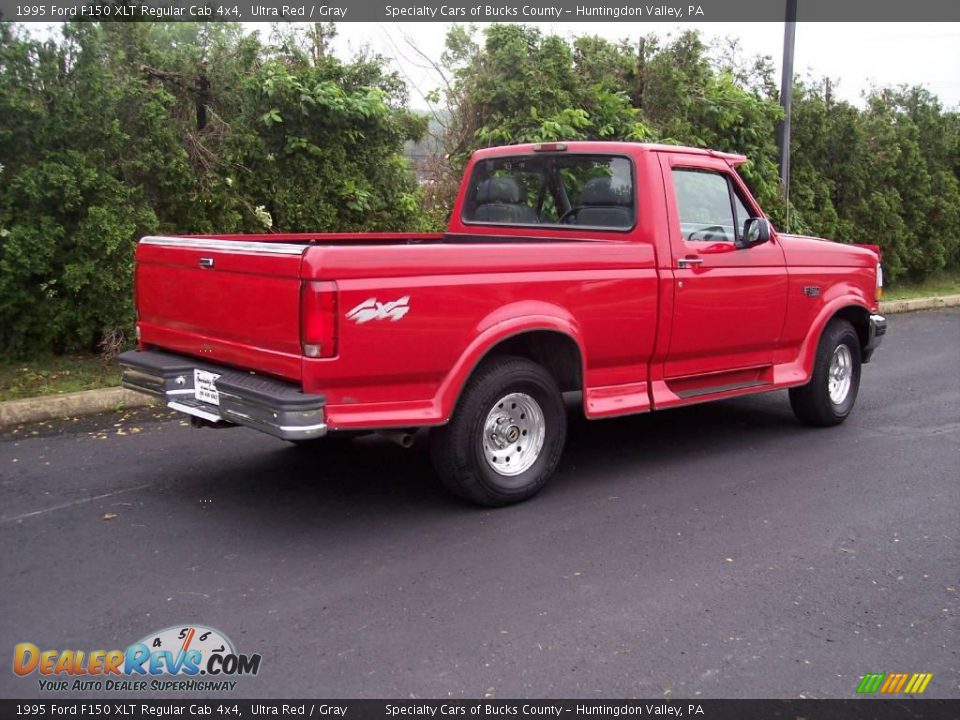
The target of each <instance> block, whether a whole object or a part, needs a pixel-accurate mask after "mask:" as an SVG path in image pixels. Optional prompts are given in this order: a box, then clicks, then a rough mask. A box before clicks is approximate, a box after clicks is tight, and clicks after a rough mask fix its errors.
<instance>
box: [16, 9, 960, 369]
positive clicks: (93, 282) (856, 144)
mask: <svg viewBox="0 0 960 720" xmlns="http://www.w3.org/2000/svg"><path fill="white" fill-rule="evenodd" d="M334 34H335V28H334V27H333V26H332V25H329V24H314V25H309V26H304V25H300V26H291V25H281V26H275V27H274V28H273V29H272V31H271V33H270V37H269V39H266V40H264V39H261V38H260V37H259V36H258V35H251V34H250V33H248V32H247V31H245V30H244V29H243V28H242V26H240V25H237V24H229V23H209V24H204V23H201V24H193V23H104V24H95V23H75V24H71V23H67V24H65V25H63V26H62V27H61V30H60V32H59V34H57V35H56V37H53V38H49V39H37V38H35V37H31V36H30V35H28V34H26V33H25V32H24V31H22V29H18V27H17V26H15V25H10V24H6V23H0V88H2V89H0V352H3V353H16V354H29V353H32V352H38V351H47V350H50V349H53V350H56V351H65V350H77V349H92V348H95V347H96V346H97V344H98V343H99V342H100V341H101V340H102V339H103V338H105V337H108V338H114V339H115V338H116V337H117V336H118V334H122V333H123V332H127V331H128V330H129V328H131V327H132V322H133V313H134V309H133V304H132V287H131V286H132V264H133V250H134V247H135V242H136V239H137V238H138V237H139V236H141V235H144V234H148V233H214V232H216V233H227V232H269V231H280V230H284V231H301V230H302V231H323V230H347V231H349V230H400V229H408V230H417V229H427V228H428V227H432V228H439V227H442V225H443V224H444V223H445V219H446V215H447V213H448V212H449V208H450V204H451V201H452V197H453V193H454V191H455V188H456V185H457V183H458V181H459V179H460V172H461V170H462V168H463V164H464V163H465V162H466V159H467V158H468V157H469V154H470V152H472V151H473V150H475V149H477V148H479V147H483V146H486V145H492V144H508V143H519V142H529V141H549V140H575V139H610V140H613V139H618V140H641V141H659V142H665V143H679V144H685V145H694V146H699V147H713V148H717V149H720V150H727V151H734V152H740V153H743V154H745V155H747V156H748V157H749V158H750V162H749V163H747V164H746V165H744V166H743V167H741V168H740V171H741V172H742V174H743V176H744V178H745V179H746V181H747V183H748V184H749V185H750V186H751V188H752V190H753V191H754V193H755V195H756V196H757V197H758V199H759V200H760V202H761V204H762V205H763V207H764V208H765V209H766V210H767V212H768V213H770V215H771V217H772V218H773V220H774V222H775V223H776V224H777V225H778V226H779V227H781V228H786V229H789V230H791V231H794V232H801V233H809V234H814V235H822V236H825V237H830V238H833V239H836V240H840V241H842V242H867V243H876V244H878V245H880V246H881V247H882V248H883V250H884V261H885V266H886V270H887V277H888V278H889V279H891V280H894V281H896V279H897V278H910V279H912V280H919V279H922V278H923V277H924V276H926V275H928V274H930V273H934V272H937V271H940V270H943V269H954V270H955V269H957V268H960V180H958V178H960V115H958V113H957V112H956V111H955V110H945V109H944V108H943V107H942V106H941V104H940V102H939V101H938V100H937V98H936V97H934V96H933V95H931V94H930V93H929V92H928V91H926V90H924V89H922V88H917V87H900V88H882V89H876V90H874V91H872V92H871V93H869V95H868V96H867V97H866V98H865V99H864V103H863V106H862V107H860V106H857V105H854V104H851V103H848V102H843V101H838V100H837V99H836V98H835V97H834V96H833V95H834V93H833V90H832V87H831V84H830V82H829V81H826V80H816V79H814V80H806V81H802V82H797V84H796V85H795V90H794V114H793V143H792V154H793V168H792V182H791V187H790V192H789V198H787V197H786V196H785V193H784V192H783V190H782V189H781V187H780V183H779V179H778V173H777V149H776V135H777V126H778V123H779V122H781V120H782V117H783V116H782V111H781V109H780V106H779V102H778V89H777V83H776V82H775V79H774V72H773V66H772V63H771V62H770V60H769V58H754V59H745V57H744V53H743V52H742V51H741V49H740V48H739V47H738V45H737V44H736V43H735V42H732V43H728V44H727V45H725V46H723V47H720V48H716V47H714V48H708V47H707V46H706V45H705V44H704V42H703V41H702V39H701V38H700V36H698V35H697V34H696V33H693V32H688V33H684V34H681V35H680V36H678V37H676V38H673V39H666V40H664V39H659V38H657V37H655V36H653V35H651V36H647V37H643V38H639V39H638V40H636V41H626V40H625V41H621V42H610V41H608V40H605V39H602V38H598V37H594V36H590V35H582V36H579V37H575V38H573V39H564V38H561V37H557V36H554V35H549V34H544V33H542V32H541V31H539V30H537V29H535V28H532V27H527V26H523V25H517V24H506V23H497V24H492V25H490V26H488V27H487V28H486V29H485V30H484V31H483V32H482V33H480V32H478V31H476V30H475V29H474V28H472V27H470V26H463V25H455V26H453V27H452V28H451V30H450V31H449V34H448V37H447V44H446V51H445V53H444V56H443V58H442V62H441V64H440V66H439V67H440V69H441V70H442V71H443V73H444V86H443V88H442V91H441V92H438V93H436V94H435V96H434V98H433V99H434V100H435V101H436V102H437V103H438V105H440V109H439V111H438V112H436V113H435V121H440V122H442V124H443V132H442V133H441V134H442V137H441V138H440V144H441V146H442V147H443V150H444V152H443V153H442V155H441V156H440V157H438V158H436V159H435V161H434V163H433V171H434V175H435V177H434V180H433V182H430V183H428V184H427V185H426V186H425V187H424V188H420V187H419V186H418V185H417V183H416V181H415V179H414V178H413V176H412V174H411V172H410V171H409V168H408V166H407V162H406V160H405V159H404V157H403V155H402V147H403V144H404V142H406V141H408V140H411V139H416V138H419V137H420V136H421V135H422V134H423V133H424V132H425V130H426V125H427V123H426V119H425V118H424V117H422V116H420V115H417V114H415V113H412V112H411V111H410V110H409V109H408V101H407V94H406V87H405V85H404V83H403V82H402V81H401V80H400V79H399V77H398V76H397V74H396V73H394V72H392V71H390V70H389V68H388V66H387V63H386V62H385V60H384V59H383V58H381V57H379V56H377V55H375V54H371V53H370V52H367V53H365V54H362V55H360V56H358V57H355V58H354V59H353V60H351V61H349V62H344V61H341V60H339V59H337V58H336V57H334V56H332V55H331V53H330V52H329V43H330V39H331V37H333V35H334Z"/></svg>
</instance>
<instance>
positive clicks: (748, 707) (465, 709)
mask: <svg viewBox="0 0 960 720" xmlns="http://www.w3.org/2000/svg"><path fill="white" fill-rule="evenodd" d="M18 717H19V718H27V717H35V718H57V717H111V718H155V717H164V718H166V717H204V718H240V717H290V718H311V717H315V718H326V717H335V718H353V719H354V720H362V719H366V718H442V719H445V718H471V717H484V718H488V717H496V718H520V717H525V718H544V717H546V718H549V717H554V718H574V717H577V718H580V717H582V718H694V719H696V718H709V719H710V720H752V719H753V718H757V719H758V720H760V719H762V720H780V719H782V720H794V719H795V718H800V717H802V718H806V720H887V719H888V718H889V720H901V718H906V717H909V718H911V720H955V719H956V718H958V717H960V699H958V700H915V699H907V700H871V699H857V700H697V701H686V700H671V701H663V700H604V701H597V700H548V701H547V700H545V701H538V700H482V701H481V700H462V701H459V700H422V701H421V700H229V701H213V700H206V701H202V700H142V701H130V700H66V699H64V700H54V701H49V700H0V718H5V719H6V718H18Z"/></svg>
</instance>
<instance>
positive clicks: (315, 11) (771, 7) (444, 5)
mask: <svg viewBox="0 0 960 720" xmlns="http://www.w3.org/2000/svg"><path fill="white" fill-rule="evenodd" d="M785 2H786V0H700V2H699V3H698V2H683V3H680V2H670V1H669V0H668V2H656V0H654V1H653V2H649V3H644V2H636V0H633V1H624V0H620V1H618V0H607V1H606V2H604V1H601V0H543V1H542V2H536V1H534V2H522V1H520V2H518V1H517V0H487V1H482V2H474V1H471V0H468V1H466V2H464V1H463V0H448V1H445V0H426V1H421V2H402V1H397V0H393V1H391V0H384V1H382V2H381V1H378V0H341V1H340V2H298V1H297V0H292V1H291V0H287V1H286V2H277V1H276V0H257V1H256V2H251V1H249V0H242V1H241V0H237V1H234V0H221V1H219V2H209V1H207V2H204V1H202V0H201V1H199V2H196V1H195V2H191V1H190V0H141V1H138V0H132V1H129V2H83V0H33V1H31V0H24V1H23V2H21V1H19V0H0V21H3V22H46V23H49V22H61V21H65V20H83V21H90V22H104V21H107V22H110V21H113V22H117V21H126V22H131V21H134V22H154V21H158V20H162V21H183V22H190V21H194V22H195V21H205V22H216V21H227V22H237V21H244V22H283V21H293V22H328V21H337V22H383V21H389V22H447V23H449V22H496V21H506V22H544V21H546V22H571V23H584V22H617V21H624V20H627V21H639V22H756V21H782V20H783V19H784V13H785V7H784V6H785ZM797 5H798V7H797V20H798V21H807V22H850V23H856V22H893V21H895V22H919V21H939V22H954V21H960V3H958V2H944V1H943V0H909V1H907V0H841V1H840V2H838V1H837V0H798V3H797ZM850 32H851V33H856V32H857V29H856V26H853V25H851V27H850ZM947 52H952V51H951V50H949V49H948V48H946V47H945V48H944V53H947Z"/></svg>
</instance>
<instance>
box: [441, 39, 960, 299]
mask: <svg viewBox="0 0 960 720" xmlns="http://www.w3.org/2000/svg"><path fill="white" fill-rule="evenodd" d="M444 66H445V72H446V77H447V84H446V90H445V94H446V98H445V99H446V102H447V105H448V111H447V112H446V118H447V123H446V133H445V136H446V140H447V143H446V147H447V150H448V153H449V155H450V157H451V165H450V168H449V169H446V172H445V173H444V175H443V176H442V177H441V178H440V181H439V182H438V183H437V185H436V188H437V194H438V196H439V197H437V198H434V202H435V203H436V204H438V205H440V206H441V207H449V198H450V196H451V193H452V191H453V189H454V179H455V178H457V177H458V176H459V172H460V170H461V168H462V165H463V163H464V162H465V161H466V158H467V157H468V156H469V154H470V152H471V151H473V150H475V149H477V148H479V147H483V146H485V145H489V144H502V143H519V142H529V141H545V140H577V139H618V140H637V139H643V140H656V141H659V142H664V143H672V144H683V145H692V146H695V147H711V148H716V149H719V150H726V151H732V152H739V153H743V154H744V155H746V156H747V157H749V158H750V160H749V162H748V163H747V164H745V165H743V166H741V168H740V172H741V174H742V175H743V177H744V179H745V180H746V182H747V183H748V184H749V185H750V187H751V189H752V190H753V192H754V194H755V195H756V196H757V199H758V200H759V201H760V203H761V205H762V206H763V207H764V209H765V210H766V211H767V212H768V213H769V214H770V215H771V217H772V219H773V220H774V222H775V223H776V224H777V225H778V226H779V227H781V228H786V229H788V230H790V231H793V232H800V233H810V234H815V235H820V236H825V237H830V238H832V239H836V240H839V241H841V242H864V243H873V244H877V245H880V246H881V248H883V251H884V261H885V265H886V269H887V277H888V278H890V279H892V280H896V279H897V278H898V277H904V276H909V277H910V278H911V279H921V278H922V277H924V276H925V275H927V274H929V273H932V272H936V271H939V270H943V269H945V268H951V269H957V268H958V267H960V192H958V177H960V173H958V164H960V132H958V130H960V115H958V113H957V112H955V111H952V112H947V111H944V109H943V108H942V107H941V105H940V103H939V101H938V100H937V98H936V97H934V96H932V95H931V94H930V93H929V92H928V91H926V90H924V89H922V88H909V87H904V88H897V89H880V90H875V91H873V92H871V93H870V94H869V96H868V97H867V98H866V104H865V107H863V108H858V107H856V106H854V105H852V104H850V103H847V102H838V101H837V100H835V99H834V98H832V97H831V96H830V84H829V82H828V81H826V80H821V81H815V82H807V83H803V82H801V83H798V84H797V85H796V86H795V90H794V110H793V118H792V124H793V142H792V144H791V147H792V157H793V162H792V179H791V187H790V193H789V199H788V198H787V197H786V196H785V193H784V191H783V189H782V188H781V185H780V182H779V175H778V170H777V161H778V153H777V145H776V137H777V128H778V124H779V123H780V122H781V121H782V119H783V112H782V109H781V108H780V105H779V92H778V88H777V84H776V82H775V80H774V72H773V65H772V63H771V61H770V60H769V58H754V59H752V60H745V59H744V57H743V53H742V52H741V50H740V48H739V46H738V45H737V43H736V42H731V43H728V44H727V45H726V46H725V47H722V48H719V49H714V50H713V51H711V49H710V48H708V47H707V46H706V45H705V44H704V43H703V41H702V39H701V38H700V36H699V35H698V34H697V33H695V32H686V33H683V34H681V35H680V36H679V37H677V38H675V39H673V40H670V41H663V40H660V39H658V38H657V37H655V36H652V35H651V36H647V37H643V38H640V39H639V41H638V42H634V43H631V42H627V41H622V42H619V43H614V42H610V41H608V40H605V39H602V38H599V37H593V36H580V37H577V38H575V39H573V40H570V41H567V40H564V39H561V38H558V37H555V36H545V35H543V34H542V33H541V32H540V31H539V30H537V29H535V28H530V27H524V26H522V25H502V24H500V25H491V26H489V27H487V28H486V29H485V30H484V31H483V33H482V36H480V34H479V33H478V32H477V31H476V30H474V29H472V28H469V27H463V26H458V27H454V28H453V29H452V30H451V31H450V33H449V35H448V38H447V52H446V54H445V56H444Z"/></svg>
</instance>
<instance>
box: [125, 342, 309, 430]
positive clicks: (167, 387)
mask: <svg viewBox="0 0 960 720" xmlns="http://www.w3.org/2000/svg"><path fill="white" fill-rule="evenodd" d="M119 362H120V365H121V367H122V368H123V381H122V384H123V386H124V387H125V388H128V389H130V390H137V391H139V392H143V393H148V394H150V395H153V396H155V397H159V398H160V399H161V400H163V401H164V402H166V404H167V407H169V408H171V409H173V410H177V411H179V412H182V413H186V414H187V415H192V416H193V417H198V418H201V419H203V420H206V421H208V422H211V423H217V422H227V423H232V424H234V425H245V426H246V427H249V428H253V429H254V430H260V431H261V432H265V433H267V434H269V435H273V436H275V437H278V438H282V439H284V440H309V439H311V438H317V437H322V436H323V435H325V434H326V432H327V425H326V422H325V421H324V413H323V406H324V402H325V399H324V396H323V395H307V394H305V393H303V392H301V390H300V388H299V387H297V386H296V385H294V384H292V383H289V382H284V381H282V380H276V379H274V378H269V377H264V376H262V375H255V374H254V373H249V372H243V371H241V370H234V369H232V368H226V367H222V366H219V365H212V364H210V363H206V362H202V361H199V360H195V359H193V358H189V357H186V356H183V355H174V354H172V353H167V352H162V351H159V350H142V351H141V350H133V351H130V352H125V353H123V354H121V355H120V358H119ZM194 370H205V371H207V372H212V373H216V374H217V375H219V377H218V378H217V379H216V381H215V382H214V385H215V387H216V390H217V394H218V395H219V400H220V404H219V405H215V404H212V403H209V402H204V401H201V400H198V399H197V397H196V392H195V388H194Z"/></svg>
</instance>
